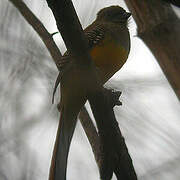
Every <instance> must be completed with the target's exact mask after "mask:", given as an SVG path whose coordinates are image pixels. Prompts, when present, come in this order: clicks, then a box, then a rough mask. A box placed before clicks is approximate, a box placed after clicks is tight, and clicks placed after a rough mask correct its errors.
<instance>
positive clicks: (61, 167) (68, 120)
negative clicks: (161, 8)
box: [49, 5, 131, 180]
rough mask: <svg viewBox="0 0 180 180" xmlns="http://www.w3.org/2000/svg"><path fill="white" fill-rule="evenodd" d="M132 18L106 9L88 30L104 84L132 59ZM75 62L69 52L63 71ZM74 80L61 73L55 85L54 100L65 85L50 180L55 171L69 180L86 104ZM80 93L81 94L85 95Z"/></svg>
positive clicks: (120, 10)
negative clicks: (71, 149)
mask: <svg viewBox="0 0 180 180" xmlns="http://www.w3.org/2000/svg"><path fill="white" fill-rule="evenodd" d="M130 16H131V13H129V12H126V10H124V9H123V8H122V7H120V6H117V5H114V6H110V7H105V8H103V9H101V10H100V11H99V12H98V13H97V17H96V19H95V21H94V22H93V23H92V24H91V25H89V26H88V27H87V28H85V29H84V35H85V38H86V39H87V42H88V47H89V54H90V56H91V59H92V61H93V63H94V65H95V68H96V69H97V72H98V76H99V79H100V81H101V83H102V84H105V83H106V82H107V81H108V80H109V79H110V78H111V77H112V76H113V75H114V74H115V73H116V72H117V71H119V70H120V69H121V68H122V66H123V65H124V64H125V62H126V61H127V59H128V55H129V52H130V46H131V45H130V33H129V30H128V21H129V18H130ZM71 61H72V57H71V54H70V53H69V52H68V51H67V52H65V54H64V56H63V58H62V64H61V69H62V71H63V70H65V71H66V70H67V69H66V67H67V66H68V64H69V63H70V62H71ZM73 78H76V77H74V76H73V72H72V75H71V78H70V79H69V78H68V77H65V78H62V76H61V72H60V73H59V75H58V77H57V79H56V82H55V87H54V91H53V100H54V94H55V92H56V89H57V87H58V85H59V83H60V81H61V91H60V92H61V101H60V111H61V117H60V123H59V127H58V132H57V137H56V141H55V147H54V152H53V158H52V162H53V163H51V168H50V176H49V180H52V179H53V171H56V173H57V174H58V177H59V179H58V180H65V179H66V168H67V159H68V152H69V147H70V143H71V139H72V136H73V133H74V129H75V126H76V122H77V115H78V113H79V111H80V108H81V107H82V106H83V105H84V103H85V101H86V98H85V96H86V95H85V93H86V92H84V91H83V90H82V89H83V85H81V84H78V85H77V84H74V83H73V82H75V81H76V80H75V79H73ZM78 91H81V93H79V92H78ZM53 180H55V179H53Z"/></svg>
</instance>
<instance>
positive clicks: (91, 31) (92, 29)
mask: <svg viewBox="0 0 180 180" xmlns="http://www.w3.org/2000/svg"><path fill="white" fill-rule="evenodd" d="M84 34H85V37H86V38H87V41H88V46H89V49H92V48H93V47H94V46H95V45H97V44H99V43H101V41H102V40H103V39H104V36H105V28H104V26H103V25H102V24H101V25H100V24H97V23H96V24H91V25H90V26H88V27H87V28H86V29H85V30H84ZM70 61H71V55H70V54H69V52H68V51H66V52H65V53H64V55H63V57H62V61H61V62H60V63H59V67H60V68H61V71H64V70H65V68H66V66H67V65H68V63H69V62H70ZM65 71H66V70H65ZM62 75H63V74H62V73H61V72H60V73H59V74H58V77H57V78H56V82H55V85H54V90H53V97H52V103H54V95H55V93H56V90H57V87H58V85H59V83H60V79H61V76H62Z"/></svg>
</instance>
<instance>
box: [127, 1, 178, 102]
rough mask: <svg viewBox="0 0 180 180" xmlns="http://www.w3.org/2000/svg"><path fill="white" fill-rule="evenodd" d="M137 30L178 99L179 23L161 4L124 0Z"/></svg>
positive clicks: (166, 6)
mask: <svg viewBox="0 0 180 180" xmlns="http://www.w3.org/2000/svg"><path fill="white" fill-rule="evenodd" d="M126 4H127V6H128V8H129V9H130V11H131V12H132V15H133V17H134V19H135V21H136V24H137V26H138V29H137V33H138V36H139V37H140V38H141V39H142V40H143V41H144V43H145V44H146V45H147V46H148V47H149V49H150V50H151V52H152V53H153V54H154V56H155V57H156V59H157V61H158V63H159V65H160V67H161V69H162V70H163V72H164V74H165V75H166V77H167V79H168V81H169V82H170V84H171V86H172V88H173V89H174V92H175V93H176V95H177V97H178V98H179V99H180V55H179V53H180V19H178V17H177V16H176V14H175V13H174V11H173V9H172V7H171V5H170V4H169V3H166V2H164V1H161V0H158V1H157V0H126Z"/></svg>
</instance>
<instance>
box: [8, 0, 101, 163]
mask: <svg viewBox="0 0 180 180" xmlns="http://www.w3.org/2000/svg"><path fill="white" fill-rule="evenodd" d="M9 1H11V2H12V3H13V4H14V6H15V7H16V8H17V9H18V10H19V12H20V13H21V15H22V16H23V17H24V18H25V19H26V21H27V22H28V23H29V24H30V25H31V26H32V27H33V29H34V30H35V31H36V33H37V34H38V35H39V36H40V38H41V39H42V41H43V42H44V44H45V45H46V47H47V50H48V51H49V52H50V55H51V56H52V59H53V60H54V62H55V64H56V66H57V68H58V69H60V68H59V67H60V66H59V64H60V61H61V57H62V55H61V53H60V51H59V48H58V47H57V45H56V44H55V42H54V40H53V38H52V35H51V34H50V33H49V32H48V31H47V30H46V28H45V27H44V25H43V24H42V23H41V21H40V20H39V19H38V18H37V17H36V16H35V15H34V13H33V12H32V11H31V10H30V9H29V8H28V7H27V6H26V4H25V3H24V2H23V1H22V0H9ZM79 119H80V121H81V124H82V126H83V129H84V131H85V133H86V135H87V137H88V140H89V142H90V144H91V147H92V150H93V152H94V156H95V159H96V161H97V164H98V161H99V158H98V157H99V152H98V151H99V148H98V147H99V136H98V133H97V131H96V128H95V126H94V124H93V122H92V120H91V118H90V116H89V113H88V111H87V110H86V108H85V107H83V108H82V110H81V111H80V113H79Z"/></svg>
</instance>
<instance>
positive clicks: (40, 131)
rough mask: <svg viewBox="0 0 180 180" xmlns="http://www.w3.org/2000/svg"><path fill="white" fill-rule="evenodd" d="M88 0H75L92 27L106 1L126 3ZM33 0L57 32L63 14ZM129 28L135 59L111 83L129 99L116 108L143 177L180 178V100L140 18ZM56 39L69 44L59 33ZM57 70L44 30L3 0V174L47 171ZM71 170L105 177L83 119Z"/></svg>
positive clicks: (37, 179) (30, 179) (4, 178)
mask: <svg viewBox="0 0 180 180" xmlns="http://www.w3.org/2000/svg"><path fill="white" fill-rule="evenodd" d="M82 1H83V0H81V1H80V0H74V4H75V7H76V9H77V12H78V14H79V16H80V20H81V22H82V24H83V26H84V27H85V26H87V25H88V24H89V23H90V22H92V20H93V19H94V18H95V13H96V12H97V11H98V10H99V9H101V8H103V7H105V6H109V5H111V4H119V5H122V6H123V7H125V5H124V4H122V2H120V1H118V0H113V1H111V4H110V3H109V1H106V0H102V1H99V2H97V1H95V0H86V3H84V4H83V3H82ZM26 2H27V4H28V5H29V6H30V8H31V9H32V10H33V12H35V13H36V15H37V16H38V17H39V18H40V19H41V20H42V21H43V23H44V24H45V26H46V27H47V28H48V30H49V31H50V32H55V31H56V27H55V22H54V20H53V17H51V16H52V14H51V12H50V10H49V9H48V8H47V5H46V3H45V2H44V1H43V2H38V1H35V0H33V1H31V3H30V1H26ZM176 11H177V10H176ZM177 12H178V11H177ZM129 28H130V32H131V36H132V51H131V54H130V57H129V60H128V62H127V64H126V65H125V66H124V67H123V69H122V71H121V72H119V73H118V74H117V75H116V76H114V78H113V79H112V80H111V81H110V82H108V83H107V85H106V86H108V87H109V88H114V89H117V90H121V91H122V92H123V95H122V98H121V99H122V102H123V106H122V107H116V108H115V112H116V115H117V119H118V120H119V124H120V128H121V130H122V132H123V135H124V136H125V139H126V142H127V145H128V148H129V151H130V154H131V156H132V159H133V162H134V165H135V168H136V170H137V173H138V176H139V179H140V180H141V179H142V180H152V179H153V180H162V179H163V180H179V178H180V171H179V170H180V165H179V163H178V162H179V157H180V154H179V152H180V145H179V138H180V131H179V129H180V122H179V117H180V106H179V102H178V100H177V99H176V96H175V95H174V93H173V91H172V89H171V88H170V86H169V84H168V82H167V80H166V79H165V77H164V75H163V74H162V72H161V70H160V68H159V66H158V65H157V63H156V62H155V60H154V58H153V56H152V55H151V54H150V52H149V51H148V50H147V48H146V47H145V46H144V45H143V43H142V42H141V41H140V40H139V39H138V38H137V37H134V35H135V29H136V26H135V24H134V21H133V20H132V21H131V22H130V23H129ZM55 39H56V42H57V43H58V45H59V46H60V47H61V49H63V50H64V46H63V43H62V41H61V38H60V37H59V34H57V35H55ZM57 73H58V72H57V70H56V67H55V65H54V64H53V61H52V60H51V57H50V56H49V54H48V52H47V50H46V49H45V46H44V45H43V43H42V42H41V40H40V38H39V37H38V36H37V35H36V33H35V32H34V31H33V30H32V28H31V27H30V26H29V25H28V24H27V23H26V21H25V20H24V19H23V18H22V17H21V15H20V14H19V13H18V11H17V9H15V8H14V7H13V6H12V4H11V3H10V2H8V1H7V0H1V1H0V144H1V146H0V162H1V163H0V179H1V180H12V179H13V180H41V179H42V180H44V179H47V176H48V170H49V165H50V159H51V153H52V149H53V144H54V138H55V134H56V128H57V122H58V121H57V120H58V112H57V109H56V105H52V104H51V96H52V89H53V85H54V81H55V78H56V75H57ZM57 96H58V95H57ZM56 99H57V100H56V101H58V99H59V97H56ZM68 172H69V173H68V179H98V171H97V167H96V164H95V161H94V159H93V154H92V152H91V149H90V145H89V144H88V142H87V138H86V137H85V134H84V132H83V130H82V127H81V126H80V124H79V123H78V124H77V129H76V132H75V136H74V138H73V144H72V146H71V152H70V158H69V167H68ZM87 174H88V178H87ZM75 177H77V178H75Z"/></svg>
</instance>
